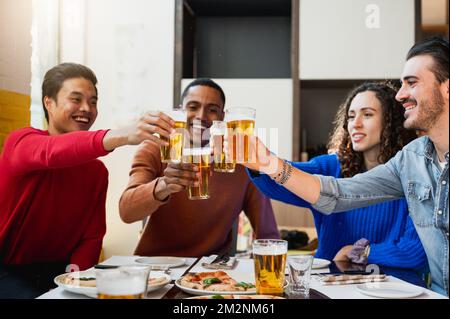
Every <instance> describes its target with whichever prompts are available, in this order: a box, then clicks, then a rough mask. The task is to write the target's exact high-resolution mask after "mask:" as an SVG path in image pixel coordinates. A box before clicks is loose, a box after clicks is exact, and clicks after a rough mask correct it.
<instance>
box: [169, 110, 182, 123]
mask: <svg viewBox="0 0 450 319" xmlns="http://www.w3.org/2000/svg"><path fill="white" fill-rule="evenodd" d="M167 115H169V116H170V117H171V118H172V120H174V121H175V122H186V111H184V110H172V111H169V112H168V113H167Z"/></svg>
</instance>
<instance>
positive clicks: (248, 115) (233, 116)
mask: <svg viewBox="0 0 450 319" xmlns="http://www.w3.org/2000/svg"><path fill="white" fill-rule="evenodd" d="M255 117H256V110H255V109H252V108H249V107H235V108H230V109H228V110H227V111H226V113H225V120H226V122H227V126H228V129H229V134H231V135H232V137H233V138H232V144H233V145H232V146H231V150H232V151H231V156H232V158H231V159H230V160H231V161H232V162H233V163H234V164H236V163H249V162H250V161H251V158H250V147H249V136H252V135H253V134H254V130H255Z"/></svg>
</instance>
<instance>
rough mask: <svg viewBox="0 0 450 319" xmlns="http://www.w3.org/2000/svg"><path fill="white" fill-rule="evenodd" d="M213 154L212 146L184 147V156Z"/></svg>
mask: <svg viewBox="0 0 450 319" xmlns="http://www.w3.org/2000/svg"><path fill="white" fill-rule="evenodd" d="M201 155H211V148H210V147H198V148H185V149H183V156H201Z"/></svg>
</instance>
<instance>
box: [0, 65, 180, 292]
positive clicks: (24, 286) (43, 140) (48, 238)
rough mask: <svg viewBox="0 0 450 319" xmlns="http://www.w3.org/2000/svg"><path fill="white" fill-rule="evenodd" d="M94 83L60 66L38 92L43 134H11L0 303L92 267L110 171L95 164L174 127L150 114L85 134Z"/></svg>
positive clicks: (4, 167) (0, 170)
mask: <svg viewBox="0 0 450 319" xmlns="http://www.w3.org/2000/svg"><path fill="white" fill-rule="evenodd" d="M96 84H97V79H96V77H95V75H94V73H93V72H92V71H91V70H90V69H89V68H87V67H85V66H83V65H79V64H73V63H63V64H60V65H58V66H56V67H54V68H52V69H51V70H49V71H48V72H47V73H46V75H45V77H44V82H43V84H42V104H43V107H44V112H45V116H46V118H47V121H48V130H46V131H43V130H38V129H34V128H31V127H28V128H23V129H19V130H17V131H15V132H12V133H11V135H10V136H9V138H8V139H7V141H6V143H5V145H4V150H3V153H2V155H1V157H0V298H33V297H36V296H38V295H40V294H42V293H44V292H45V291H47V290H48V289H49V288H51V287H52V282H53V278H54V276H56V275H57V274H60V273H63V272H64V271H65V269H66V266H67V265H68V264H72V268H74V267H75V268H76V267H78V268H79V269H81V270H83V269H86V268H89V267H91V266H93V265H94V264H96V263H97V261H98V258H99V254H100V251H101V247H102V239H103V236H104V234H105V231H106V221H105V200H106V191H107V186H108V171H107V169H106V167H105V166H104V164H103V163H102V162H101V161H99V160H98V159H97V158H98V157H100V156H104V155H107V154H108V153H109V152H111V151H112V150H114V149H115V148H116V147H120V146H123V145H136V144H139V143H141V142H142V141H143V140H151V141H153V142H155V143H157V144H159V145H164V144H166V143H165V142H163V141H162V140H160V139H159V138H157V137H155V136H154V135H153V134H154V133H158V134H159V135H160V136H165V137H169V135H170V132H171V131H172V128H173V125H174V122H173V120H172V119H170V118H169V117H167V116H165V115H164V114H160V113H159V112H153V113H148V114H145V115H144V116H142V117H141V118H140V119H139V120H138V121H136V122H134V123H132V124H131V125H130V126H128V127H126V128H122V129H117V130H98V131H91V132H90V131H88V130H89V128H90V127H91V126H92V124H93V123H94V121H95V119H96V117H97V88H96Z"/></svg>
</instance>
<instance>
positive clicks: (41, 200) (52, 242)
mask: <svg viewBox="0 0 450 319" xmlns="http://www.w3.org/2000/svg"><path fill="white" fill-rule="evenodd" d="M106 132H107V131H104V130H101V131H93V132H88V131H78V132H71V133H67V134H63V135H57V136H49V134H48V131H41V130H37V129H34V128H24V129H19V130H17V131H15V132H13V133H11V135H10V136H9V138H8V140H7V141H6V143H5V147H4V150H3V154H2V155H1V157H0V264H1V263H3V264H9V265H22V264H30V263H35V262H70V263H72V264H77V265H78V266H79V267H80V269H86V268H89V267H91V266H92V265H94V264H95V263H97V261H98V257H99V254H100V251H101V245H102V240H103V236H104V234H105V232H106V220H105V219H106V217H105V201H106V190H107V187H108V171H107V169H106V167H105V166H104V164H103V163H102V162H101V161H99V160H97V157H99V156H103V155H106V154H108V152H107V151H105V149H104V148H103V137H104V135H105V134H106Z"/></svg>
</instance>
